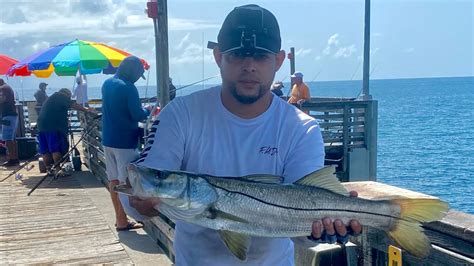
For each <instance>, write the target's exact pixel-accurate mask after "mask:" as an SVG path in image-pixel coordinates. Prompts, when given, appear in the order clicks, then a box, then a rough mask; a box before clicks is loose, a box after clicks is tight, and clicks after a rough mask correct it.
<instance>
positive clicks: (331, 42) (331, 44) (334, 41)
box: [323, 33, 339, 55]
mask: <svg viewBox="0 0 474 266" xmlns="http://www.w3.org/2000/svg"><path fill="white" fill-rule="evenodd" d="M338 45H339V34H338V33H335V34H333V35H331V36H330V37H329V39H328V42H327V45H326V47H325V48H324V49H323V55H330V54H331V53H332V51H333V50H335V49H336V48H337V46H338Z"/></svg>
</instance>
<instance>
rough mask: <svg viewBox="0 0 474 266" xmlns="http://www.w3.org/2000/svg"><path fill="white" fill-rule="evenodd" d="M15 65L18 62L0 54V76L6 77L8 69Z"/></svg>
mask: <svg viewBox="0 0 474 266" xmlns="http://www.w3.org/2000/svg"><path fill="white" fill-rule="evenodd" d="M16 63H18V60H15V59H13V58H11V57H8V56H6V55H3V54H0V75H6V74H7V72H8V69H9V68H10V67H11V66H13V65H14V64H16Z"/></svg>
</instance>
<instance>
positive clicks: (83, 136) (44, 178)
mask: <svg viewBox="0 0 474 266" xmlns="http://www.w3.org/2000/svg"><path fill="white" fill-rule="evenodd" d="M101 117H102V115H97V116H95V117H94V118H93V119H94V125H91V126H90V128H89V129H88V130H87V131H86V132H84V134H83V135H82V136H81V138H80V139H79V140H78V141H77V142H76V144H75V145H74V146H73V147H72V148H70V149H69V151H68V152H66V153H65V154H64V155H63V157H61V159H60V160H59V161H57V162H55V163H54V164H53V166H52V167H51V169H50V170H49V171H48V173H47V174H45V175H44V176H43V178H41V180H40V181H39V182H38V183H36V185H35V186H34V187H33V188H32V189H31V190H30V192H28V194H26V195H27V196H30V195H31V193H33V191H35V190H36V189H37V188H38V187H39V186H40V185H41V184H42V183H43V182H44V180H46V178H47V177H48V176H53V178H57V173H56V174H54V173H52V171H54V169H56V168H58V167H59V168H58V169H61V167H62V166H63V165H64V163H66V162H67V161H66V159H67V158H68V157H69V155H70V153H71V152H72V151H74V150H75V149H76V147H77V145H78V144H79V143H80V142H81V141H82V140H83V139H84V138H85V137H86V136H88V135H89V134H90V133H91V132H92V130H93V129H95V128H96V126H97V124H98V121H99V118H101Z"/></svg>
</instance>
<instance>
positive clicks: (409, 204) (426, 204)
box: [388, 199, 449, 257]
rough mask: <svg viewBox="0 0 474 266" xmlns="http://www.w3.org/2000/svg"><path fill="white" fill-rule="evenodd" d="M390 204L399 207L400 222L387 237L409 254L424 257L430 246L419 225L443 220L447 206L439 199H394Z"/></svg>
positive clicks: (398, 221)
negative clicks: (392, 203)
mask: <svg viewBox="0 0 474 266" xmlns="http://www.w3.org/2000/svg"><path fill="white" fill-rule="evenodd" d="M392 202H394V203H396V204H397V205H399V206H400V220H397V222H396V224H395V226H394V228H393V229H392V230H390V231H389V232H388V234H389V236H390V237H392V239H393V240H395V241H396V242H397V243H398V244H399V245H400V246H401V247H402V248H404V249H405V250H407V251H408V252H410V253H411V254H413V255H415V256H417V257H426V256H427V255H428V254H429V252H430V247H431V246H430V241H429V239H428V237H427V236H426V235H425V234H424V233H423V228H422V227H421V223H422V222H430V221H435V220H439V219H441V218H443V217H444V216H445V215H446V212H447V211H448V209H449V205H448V204H447V203H446V202H443V201H441V200H439V199H394V200H392Z"/></svg>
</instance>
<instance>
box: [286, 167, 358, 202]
mask: <svg viewBox="0 0 474 266" xmlns="http://www.w3.org/2000/svg"><path fill="white" fill-rule="evenodd" d="M335 172H336V167H335V166H334V165H330V166H325V167H324V168H322V169H319V170H317V171H314V172H312V173H311V174H309V175H307V176H305V177H303V178H301V179H300V180H298V181H296V182H295V184H298V185H303V186H311V187H319V188H324V189H327V190H330V191H332V192H334V193H337V194H341V195H344V196H349V193H348V192H347V189H346V188H345V187H344V186H343V185H342V184H341V182H340V181H339V179H337V176H336V175H335V174H334V173H335Z"/></svg>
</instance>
